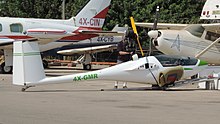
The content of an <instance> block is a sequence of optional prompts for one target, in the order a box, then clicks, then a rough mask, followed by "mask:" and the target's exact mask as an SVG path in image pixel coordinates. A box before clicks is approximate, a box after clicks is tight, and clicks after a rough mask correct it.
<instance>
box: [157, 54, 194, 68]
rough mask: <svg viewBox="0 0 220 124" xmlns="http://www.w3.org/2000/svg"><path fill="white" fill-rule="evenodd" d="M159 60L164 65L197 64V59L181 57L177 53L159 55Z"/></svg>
mask: <svg viewBox="0 0 220 124" xmlns="http://www.w3.org/2000/svg"><path fill="white" fill-rule="evenodd" d="M155 57H156V58H157V59H158V61H160V63H161V64H162V66H164V67H168V66H178V65H182V66H186V65H196V63H197V61H198V60H197V59H196V58H193V57H181V56H175V55H169V56H168V55H157V56H155Z"/></svg>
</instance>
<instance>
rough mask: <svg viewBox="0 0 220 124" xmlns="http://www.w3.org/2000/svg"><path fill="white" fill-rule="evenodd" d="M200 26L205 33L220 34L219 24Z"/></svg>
mask: <svg viewBox="0 0 220 124" xmlns="http://www.w3.org/2000/svg"><path fill="white" fill-rule="evenodd" d="M202 26H203V27H204V28H205V29H206V30H207V31H211V32H217V33H220V23H212V24H202Z"/></svg>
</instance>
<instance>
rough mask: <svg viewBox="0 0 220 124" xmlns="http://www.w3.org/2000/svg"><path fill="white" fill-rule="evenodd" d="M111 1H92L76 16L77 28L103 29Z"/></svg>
mask: <svg viewBox="0 0 220 124" xmlns="http://www.w3.org/2000/svg"><path fill="white" fill-rule="evenodd" d="M110 2H111V0H90V1H89V2H88V3H87V4H86V6H85V7H84V8H83V9H82V10H81V11H80V12H79V13H78V14H77V15H76V17H75V25H76V26H77V27H90V28H96V29H97V28H98V29H101V28H102V26H103V24H104V21H105V17H106V15H107V13H108V9H109V6H110Z"/></svg>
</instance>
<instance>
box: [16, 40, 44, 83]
mask: <svg viewBox="0 0 220 124" xmlns="http://www.w3.org/2000/svg"><path fill="white" fill-rule="evenodd" d="M13 45H14V46H13V50H14V51H13V60H14V61H13V84H15V85H28V84H29V83H34V82H38V81H40V80H42V79H44V78H45V73H44V69H43V65H42V60H41V55H40V51H39V47H38V43H37V42H28V41H26V42H23V41H17V42H14V43H13ZM24 65H25V66H24Z"/></svg>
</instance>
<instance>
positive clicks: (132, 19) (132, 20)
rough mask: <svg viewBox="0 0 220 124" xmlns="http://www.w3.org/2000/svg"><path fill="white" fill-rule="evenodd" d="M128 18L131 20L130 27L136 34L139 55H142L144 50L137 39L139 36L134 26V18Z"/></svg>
mask: <svg viewBox="0 0 220 124" xmlns="http://www.w3.org/2000/svg"><path fill="white" fill-rule="evenodd" d="M130 20H131V26H132V29H133V31H134V33H135V34H136V35H137V42H138V46H139V48H140V51H141V55H142V56H144V52H143V50H142V47H141V44H140V41H139V36H138V33H137V28H136V26H135V23H134V18H133V17H130Z"/></svg>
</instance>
